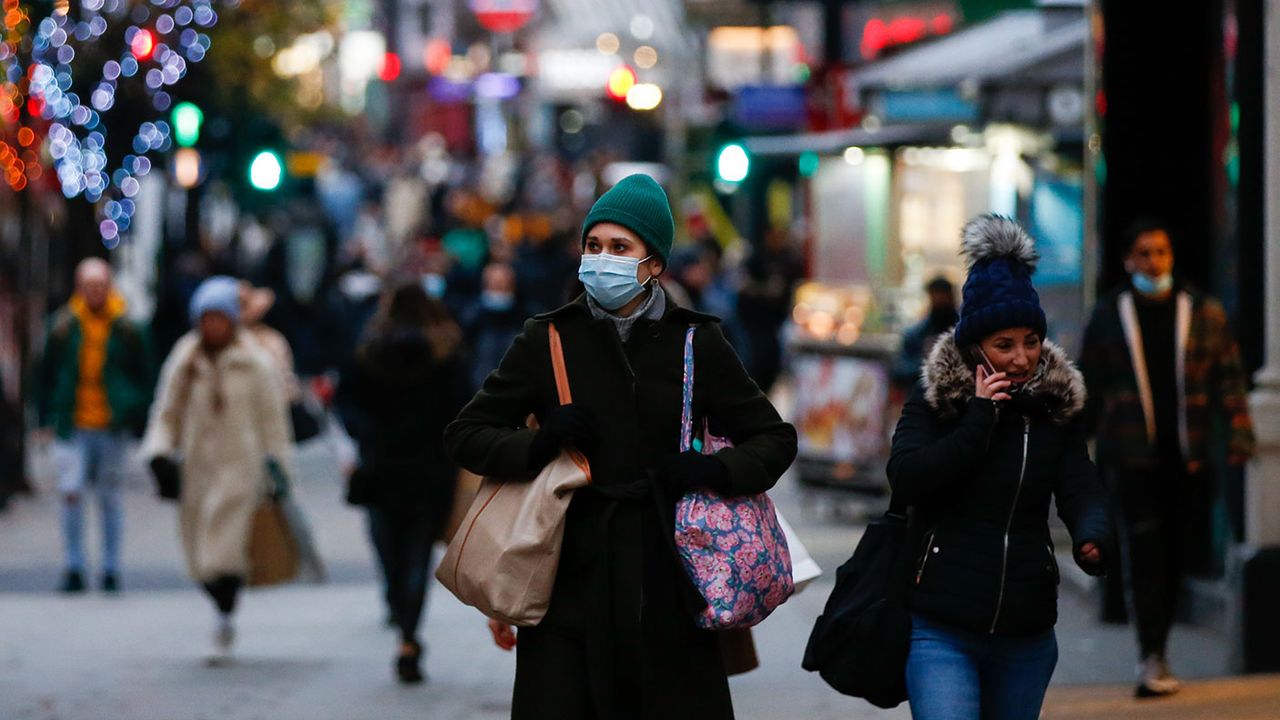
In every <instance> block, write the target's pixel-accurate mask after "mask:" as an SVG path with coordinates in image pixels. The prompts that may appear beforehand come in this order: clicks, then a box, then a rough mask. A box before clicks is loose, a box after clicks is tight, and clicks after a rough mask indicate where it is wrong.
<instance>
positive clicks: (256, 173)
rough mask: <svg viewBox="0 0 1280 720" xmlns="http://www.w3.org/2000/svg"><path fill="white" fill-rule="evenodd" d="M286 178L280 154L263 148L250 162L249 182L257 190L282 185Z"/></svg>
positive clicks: (271, 188)
mask: <svg viewBox="0 0 1280 720" xmlns="http://www.w3.org/2000/svg"><path fill="white" fill-rule="evenodd" d="M283 180H284V163H283V162H281V161H280V156H279V155H277V154H276V153H274V152H272V151H270V150H263V151H261V152H259V153H258V154H257V155H255V156H254V157H253V162H252V163H250V164H249V184H250V185H252V186H253V187H254V188H255V189H257V190H264V191H270V190H275V189H276V188H278V187H280V183H281V182H282V181H283Z"/></svg>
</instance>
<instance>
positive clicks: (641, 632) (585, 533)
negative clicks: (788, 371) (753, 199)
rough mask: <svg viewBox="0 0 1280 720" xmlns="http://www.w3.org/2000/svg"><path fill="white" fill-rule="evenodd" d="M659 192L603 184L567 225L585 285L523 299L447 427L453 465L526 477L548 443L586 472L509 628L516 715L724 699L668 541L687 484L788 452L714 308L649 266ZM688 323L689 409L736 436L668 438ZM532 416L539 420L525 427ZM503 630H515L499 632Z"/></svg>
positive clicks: (657, 244)
mask: <svg viewBox="0 0 1280 720" xmlns="http://www.w3.org/2000/svg"><path fill="white" fill-rule="evenodd" d="M673 225H674V223H673V222H672V219H671V211H670V207H669V205H668V204H667V199H666V195H665V193H663V191H662V189H661V187H659V186H658V185H657V184H656V183H655V182H653V180H651V179H649V178H648V177H646V176H631V177H629V178H625V179H624V180H623V181H621V182H620V183H619V184H618V185H617V186H615V187H614V188H613V189H612V190H610V191H609V192H608V193H606V194H605V195H603V196H602V197H601V198H600V200H599V201H597V203H596V205H595V206H594V207H593V209H592V210H591V212H590V213H589V214H588V216H587V219H586V222H585V224H584V228H583V244H584V255H583V260H582V265H581V268H580V271H579V275H580V277H581V278H582V280H583V283H584V285H585V286H586V288H587V293H586V294H585V295H583V296H580V297H579V298H578V299H577V300H575V301H574V302H572V303H570V304H568V305H566V306H564V307H562V308H560V309H558V310H555V311H553V312H551V313H547V314H544V315H539V316H535V317H534V318H533V319H532V320H529V321H528V322H526V323H525V326H524V329H523V331H522V332H521V334H520V335H519V337H517V338H516V340H515V341H514V342H513V343H512V345H511V348H510V349H509V350H508V351H507V354H506V356H505V357H504V358H503V360H502V363H501V364H500V365H499V367H498V369H497V370H496V371H494V373H493V374H491V375H490V376H489V377H488V378H487V379H486V380H485V382H484V386H483V387H482V388H481V390H480V392H479V393H478V394H477V395H476V396H475V398H474V399H473V400H472V401H471V402H470V403H469V404H468V405H467V406H466V407H465V408H464V409H463V411H462V413H461V414H460V415H459V416H458V419H457V420H456V421H454V422H453V423H452V424H451V425H450V426H449V428H448V430H447V432H446V446H447V447H448V449H449V452H450V454H451V456H452V457H453V458H454V459H455V460H456V461H457V462H458V464H459V465H461V466H462V467H464V468H466V469H468V470H470V471H472V472H475V473H477V474H481V475H488V476H490V477H506V478H519V477H529V476H530V475H531V474H533V473H537V472H538V471H539V470H541V468H542V467H543V466H544V465H545V464H546V463H547V462H549V461H550V460H551V459H552V458H554V457H555V456H556V455H557V454H558V453H559V452H560V451H561V449H563V448H568V447H574V448H577V449H578V450H581V451H583V452H584V453H585V454H586V457H587V459H588V461H589V462H590V465H591V477H592V481H591V482H592V484H591V485H590V486H589V487H587V488H584V489H582V490H578V491H575V493H574V495H573V499H572V502H571V503H570V506H569V510H568V514H567V519H566V525H565V531H564V540H563V545H562V550H561V556H560V562H559V567H558V568H557V571H556V577H555V586H554V589H553V592H552V597H551V603H550V607H549V609H548V611H547V614H546V616H545V617H544V618H543V619H542V620H541V622H539V624H538V625H536V626H533V627H523V628H520V630H519V635H518V636H516V637H513V636H512V635H511V630H510V628H509V627H506V626H503V625H500V624H498V623H497V622H496V621H492V622H491V623H490V628H491V630H493V632H494V634H495V640H496V641H498V642H499V644H500V645H503V646H506V647H510V646H511V645H513V644H514V646H515V648H516V653H517V654H516V679H515V689H514V697H513V702H512V711H511V716H512V718H514V719H515V720H527V719H543V718H546V719H551V718H554V719H555V720H579V719H586V718H593V719H597V720H615V719H621V718H637V719H639V718H643V719H645V720H648V719H651V718H652V719H654V720H657V719H659V718H661V719H662V720H681V719H682V718H688V719H690V720H692V719H695V718H696V719H697V720H722V719H727V718H732V717H733V706H732V702H731V699H730V695H729V685H728V682H727V679H726V675H725V668H724V664H723V661H722V659H721V655H720V650H719V644H718V641H717V638H716V635H715V634H714V633H711V632H707V631H703V630H700V629H698V628H697V627H696V625H695V624H694V620H693V615H694V612H695V611H696V610H697V609H698V608H699V606H700V605H699V604H700V603H701V599H700V598H699V597H698V596H697V594H696V590H695V589H694V587H693V585H692V583H691V582H690V581H689V580H688V578H687V576H686V575H685V573H684V570H683V568H682V567H681V565H680V560H679V558H678V557H677V555H676V553H675V549H674V543H673V535H672V525H673V522H674V508H675V503H676V501H677V500H678V499H679V497H680V496H681V495H683V494H684V493H685V492H686V491H687V490H688V489H690V488H692V487H697V486H706V487H711V488H713V489H715V490H717V491H719V492H721V493H722V494H729V495H746V494H754V493H760V492H763V491H765V490H768V489H769V488H770V487H772V486H773V484H774V483H775V482H776V481H777V480H778V478H779V477H780V476H781V475H782V473H783V472H784V471H785V470H786V469H787V467H788V466H789V465H790V464H791V462H792V460H793V459H794V458H795V454H796V433H795V429H794V428H793V427H792V426H791V425H790V424H788V423H786V422H784V421H783V420H782V418H781V417H779V415H778V413H777V411H776V410H775V409H774V407H773V405H772V404H771V403H770V402H769V399H768V398H767V397H766V396H765V395H764V394H763V393H762V392H761V391H760V389H759V387H757V385H756V384H755V382H753V381H752V380H751V378H750V377H749V376H748V375H747V373H746V371H745V370H744V369H743V367H742V364H741V363H740V362H739V361H738V358H737V356H736V355H735V354H734V352H733V349H732V348H731V347H730V346H729V344H728V342H727V341H726V340H725V337H724V334H723V333H722V332H721V331H720V328H719V326H718V324H717V323H716V321H715V318H713V317H711V316H709V315H703V314H701V313H696V312H693V311H691V310H687V309H684V308H681V307H677V306H675V305H674V304H672V303H671V302H670V301H669V300H668V299H667V297H666V295H665V294H664V292H663V290H662V288H661V287H660V286H659V285H658V283H656V282H652V280H653V279H654V278H656V277H657V276H658V275H659V274H661V272H662V270H663V269H664V265H665V262H666V259H667V257H668V254H669V252H670V248H671V239H672V236H673ZM553 323H554V325H555V327H556V329H557V330H558V332H559V334H560V336H561V340H562V344H563V348H564V358H565V366H566V368H567V374H568V379H569V385H570V388H571V390H572V395H573V400H574V402H573V403H572V404H569V405H564V406H561V405H559V401H558V398H557V393H556V385H555V381H554V375H553V371H552V363H551V356H550V352H549V339H548V327H549V326H550V325H551V324H553ZM690 326H694V327H695V328H696V330H695V336H694V357H695V364H696V367H697V373H696V378H697V382H696V385H695V387H694V392H693V410H694V421H695V425H694V426H695V427H697V426H698V425H697V423H700V422H701V421H702V419H703V418H706V419H708V420H709V422H710V424H711V429H712V431H713V432H714V433H716V434H719V435H723V436H727V437H728V438H730V439H731V440H732V441H733V442H734V444H735V446H734V447H732V448H728V449H724V450H721V451H720V452H718V453H717V454H715V455H700V454H698V453H696V452H689V453H683V454H682V453H680V452H679V447H680V434H681V433H680V427H681V404H682V403H681V399H682V392H681V388H682V377H683V362H682V358H683V353H684V342H685V334H686V332H687V330H688V328H689V327H690ZM531 413H532V414H533V415H535V416H536V418H537V420H538V426H539V427H538V429H537V430H532V429H526V428H525V418H526V417H527V416H528V415H529V414H531ZM513 641H514V642H513Z"/></svg>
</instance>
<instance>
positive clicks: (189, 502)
mask: <svg viewBox="0 0 1280 720" xmlns="http://www.w3.org/2000/svg"><path fill="white" fill-rule="evenodd" d="M190 316H191V323H192V324H193V325H194V326H195V329H193V330H192V331H191V332H189V333H187V334H186V335H184V336H183V337H182V338H181V339H180V340H179V341H178V343H177V344H176V345H175V346H174V348H173V351H172V352H171V353H170V354H169V357H168V359H166V360H165V363H164V367H163V369H162V370H161V375H160V384H159V386H158V388H157V397H156V402H155V405H154V406H153V407H152V411H151V420H150V423H149V424H148V426H147V435H146V438H145V439H144V440H143V448H142V455H143V457H144V458H146V459H147V461H148V463H149V466H150V468H151V471H152V473H153V474H154V475H155V477H156V482H157V484H158V486H159V487H160V492H161V495H162V496H164V497H170V498H174V499H177V500H179V508H180V526H181V531H182V545H183V550H184V552H185V556H186V562H187V571H188V572H189V573H190V575H191V577H192V579H194V580H195V581H196V582H198V583H200V584H201V585H203V587H204V589H205V591H206V592H207V593H208V594H209V597H210V598H211V599H212V600H213V603H214V605H215V606H216V608H217V611H218V615H217V624H216V627H215V631H214V643H213V652H212V654H211V655H210V656H209V661H210V663H211V664H223V663H225V662H227V661H229V660H230V658H231V650H232V646H233V644H234V641H235V627H234V624H233V614H234V612H235V609H236V602H237V599H238V596H239V593H240V589H241V587H242V586H243V585H244V582H245V579H246V577H247V576H248V573H249V560H248V544H249V532H250V528H251V525H252V521H253V515H254V511H255V510H256V509H257V508H258V506H259V505H260V504H261V503H262V502H263V500H264V499H265V498H266V497H268V496H270V495H274V496H277V497H278V496H280V495H282V494H284V493H285V492H286V491H287V482H286V478H285V471H284V468H285V467H287V466H288V463H289V460H290V455H291V451H292V447H293V438H292V432H291V430H290V428H289V416H288V411H287V406H286V404H285V389H284V387H283V382H282V381H281V378H280V373H279V372H278V370H277V369H276V368H275V367H274V366H273V365H272V360H271V358H270V357H269V356H268V355H267V354H266V353H265V352H264V351H263V350H262V349H261V347H260V346H259V345H258V344H257V343H256V342H254V341H253V340H251V339H250V338H249V336H248V334H247V333H246V332H245V331H244V330H243V329H242V328H241V327H240V317H241V315H240V288H239V284H238V283H237V282H236V281H235V280H234V279H232V278H229V277H225V276H215V277H211V278H209V279H208V280H206V281H205V282H204V283H202V284H201V285H200V287H199V288H198V289H197V290H196V292H195V295H193V296H192V298H191V308H190Z"/></svg>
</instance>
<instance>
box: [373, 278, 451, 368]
mask: <svg viewBox="0 0 1280 720" xmlns="http://www.w3.org/2000/svg"><path fill="white" fill-rule="evenodd" d="M369 328H370V331H371V332H370V334H369V337H371V338H372V337H379V336H384V335H388V334H390V333H392V332H394V331H396V330H400V329H408V328H411V329H416V330H421V331H422V332H424V333H425V334H426V336H427V340H428V341H429V342H430V343H431V351H432V355H434V356H435V358H436V359H437V360H444V359H445V358H448V357H450V356H452V355H453V354H454V353H455V352H456V351H457V350H458V346H459V344H460V343H461V341H462V331H461V330H460V329H459V328H458V324H457V323H456V322H454V320H453V316H451V315H450V314H449V310H448V308H446V307H445V305H444V303H442V302H440V301H439V300H437V299H435V298H433V297H431V296H430V295H428V294H427V291H426V290H424V289H423V287H422V284H421V283H419V282H406V283H402V284H400V285H397V286H395V287H394V288H392V289H391V290H390V291H389V292H388V293H387V294H386V295H384V296H383V300H382V307H381V308H380V309H379V310H378V314H377V316H375V317H374V318H373V320H372V321H371V322H370V323H369Z"/></svg>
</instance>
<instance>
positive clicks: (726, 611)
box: [675, 328, 795, 630]
mask: <svg viewBox="0 0 1280 720" xmlns="http://www.w3.org/2000/svg"><path fill="white" fill-rule="evenodd" d="M693 332H694V328H689V330H688V332H687V333H686V335H685V340H684V405H683V409H682V411H681V418H680V451H681V452H685V451H688V450H691V449H694V450H698V451H699V452H701V453H703V454H707V455H713V454H715V453H716V452H717V451H719V450H721V449H723V448H726V447H732V446H733V443H732V442H730V441H729V440H728V439H727V438H721V437H717V436H714V435H711V434H710V433H709V432H708V431H707V425H706V422H705V421H704V422H703V424H702V427H701V428H700V430H701V433H700V435H701V437H699V438H697V439H695V438H694V437H693ZM675 540H676V548H677V550H678V551H679V554H680V560H681V562H682V563H683V564H684V569H685V572H687V573H688V574H689V578H690V579H691V580H692V581H693V584H694V585H695V586H696V587H697V588H698V592H699V593H701V595H702V597H703V599H704V600H706V601H707V607H706V608H705V609H703V611H702V612H701V613H699V614H698V616H697V617H696V618H695V622H696V623H697V625H698V627H700V628H703V629H704V630H726V629H728V628H739V627H751V626H752V625H756V624H758V623H759V622H760V621H762V620H764V619H765V618H766V617H768V616H769V613H771V612H773V611H774V609H775V608H777V607H778V606H779V605H781V604H782V603H784V602H786V600H787V598H789V597H791V594H792V593H793V592H795V584H794V582H793V580H792V575H791V555H790V553H788V552H787V539H786V536H785V534H784V533H783V531H782V527H781V526H780V525H779V524H778V514H777V510H775V509H774V506H773V501H772V500H770V499H769V496H768V495H766V494H765V493H760V494H759V495H748V496H744V497H730V498H727V497H722V496H721V495H720V494H718V493H716V492H713V491H712V490H710V489H708V488H699V489H696V490H692V491H690V492H689V493H687V494H685V496H684V497H682V498H680V501H679V502H678V503H677V504H676V525H675Z"/></svg>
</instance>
